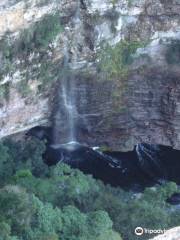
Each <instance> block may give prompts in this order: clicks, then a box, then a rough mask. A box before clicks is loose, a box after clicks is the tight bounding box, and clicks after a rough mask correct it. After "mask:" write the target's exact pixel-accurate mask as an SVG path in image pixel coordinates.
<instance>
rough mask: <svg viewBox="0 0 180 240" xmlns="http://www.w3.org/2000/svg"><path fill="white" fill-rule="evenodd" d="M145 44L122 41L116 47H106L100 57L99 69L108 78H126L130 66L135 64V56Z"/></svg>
mask: <svg viewBox="0 0 180 240" xmlns="http://www.w3.org/2000/svg"><path fill="white" fill-rule="evenodd" d="M143 46H144V44H143V43H142V42H139V41H131V42H128V41H125V40H122V41H121V42H119V43H118V44H116V45H115V46H113V47H112V46H110V45H106V46H105V47H103V48H102V50H101V53H100V55H99V67H100V70H101V71H102V72H104V73H105V74H106V76H107V78H109V79H112V78H116V79H118V78H125V77H127V75H128V72H129V66H130V64H132V63H133V54H135V52H136V50H137V49H138V48H140V47H143Z"/></svg>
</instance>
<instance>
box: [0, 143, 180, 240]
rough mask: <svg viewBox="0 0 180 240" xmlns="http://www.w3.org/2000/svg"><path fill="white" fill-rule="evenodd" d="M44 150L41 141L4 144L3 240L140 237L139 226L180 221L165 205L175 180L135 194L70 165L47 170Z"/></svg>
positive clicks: (0, 160) (0, 211)
mask: <svg viewBox="0 0 180 240" xmlns="http://www.w3.org/2000/svg"><path fill="white" fill-rule="evenodd" d="M44 149H45V148H44V144H43V143H42V142H40V141H37V140H36V141H35V142H34V141H32V140H28V141H27V142H25V143H24V144H23V143H13V142H9V141H6V142H5V143H1V144H0V156H1V158H0V165H1V166H0V169H1V176H3V178H1V188H0V237H2V238H3V237H4V238H3V239H5V240H12V239H14V240H15V239H23V240H34V239H40V240H47V239H48V240H49V239H51V240H60V239H61V240H84V239H86V240H120V239H121V238H120V235H119V234H118V233H117V232H119V233H121V234H122V236H123V239H124V240H126V239H128V240H136V239H137V240H138V239H139V238H138V237H136V236H135V234H134V229H135V228H136V227H137V226H142V227H146V228H151V229H158V228H163V229H164V228H169V227H173V226H177V225H179V224H180V214H178V212H176V211H172V207H170V206H169V205H168V204H167V203H166V198H167V197H169V196H170V195H171V194H172V193H173V192H176V191H177V186H176V184H174V183H169V184H166V185H164V186H158V187H156V188H152V189H151V188H150V189H147V190H146V191H145V192H144V193H142V194H141V195H140V196H139V197H136V196H135V195H134V194H132V193H131V192H125V191H123V190H122V189H120V188H113V187H110V186H108V185H107V186H105V185H104V184H103V183H102V182H101V181H97V180H95V179H93V178H92V177H91V176H86V175H84V174H83V173H82V172H80V171H79V170H75V169H74V170H73V169H71V168H70V167H69V166H67V165H65V164H58V165H57V166H53V167H50V168H48V167H47V166H46V165H44V163H43V160H42V153H43V152H44ZM2 173H3V174H2ZM109 216H110V218H111V219H110V218H109ZM113 229H114V230H115V231H116V232H115V231H114V230H113ZM15 236H16V238H15ZM148 238H149V236H148V235H144V236H142V239H148Z"/></svg>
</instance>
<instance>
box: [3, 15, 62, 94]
mask: <svg viewBox="0 0 180 240" xmlns="http://www.w3.org/2000/svg"><path fill="white" fill-rule="evenodd" d="M62 30H63V28H62V25H61V22H60V15H59V13H55V14H51V15H45V16H44V17H43V18H42V19H41V20H40V21H39V22H36V23H34V24H33V25H32V26H31V27H30V28H28V29H24V30H22V32H21V33H20V35H19V37H18V38H17V39H15V40H14V39H11V38H10V35H9V33H7V34H6V36H5V37H4V38H3V39H1V40H0V58H1V65H2V67H1V69H0V78H3V77H4V76H5V75H7V74H9V75H11V74H12V73H13V72H14V68H15V64H16V62H15V61H16V59H17V58H18V59H19V60H20V65H19V66H18V67H19V68H21V69H22V70H23V71H24V70H25V72H26V73H25V76H24V78H23V81H21V83H20V84H17V88H18V89H19V92H20V93H21V94H22V96H23V97H25V96H27V95H28V94H29V93H30V92H31V91H30V89H29V86H28V80H29V79H30V77H32V75H33V74H34V69H31V67H32V64H33V63H35V62H37V65H38V64H39V62H40V63H41V67H40V69H39V68H38V67H36V69H35V70H36V76H34V78H35V79H39V81H42V85H46V84H47V85H48V86H49V83H52V81H51V79H53V78H55V77H54V75H53V76H52V74H51V73H52V72H53V71H54V68H55V67H54V68H53V67H52V65H53V64H52V61H51V57H50V56H49V55H48V52H49V51H52V46H51V44H52V43H53V41H54V40H55V38H56V37H57V35H58V34H59V33H60V32H61V31H62ZM32 52H34V53H38V55H37V56H36V59H33V60H32V59H29V55H30V54H31V53H32ZM32 61H33V62H32ZM55 66H56V64H55ZM34 68H35V67H34ZM1 95H2V94H1Z"/></svg>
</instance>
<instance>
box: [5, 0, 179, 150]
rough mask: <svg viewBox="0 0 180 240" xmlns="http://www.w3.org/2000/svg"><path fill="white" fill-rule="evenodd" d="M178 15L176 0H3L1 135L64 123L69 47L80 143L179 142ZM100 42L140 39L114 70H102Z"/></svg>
mask: <svg viewBox="0 0 180 240" xmlns="http://www.w3.org/2000/svg"><path fill="white" fill-rule="evenodd" d="M179 13H180V3H179V1H178V0H171V1H170V0H168V1H165V0H163V1H162V0H159V1H157V0H156V1H154V0H141V1H136V0H131V1H130V0H115V1H112V0H106V1H103V3H102V1H100V0H82V1H80V2H79V1H77V0H71V1H70V0H69V1H68V0H61V1H60V0H59V1H57V0H56V1H55V0H54V1H48V0H34V1H27V0H26V1H25V0H24V1H17V0H14V1H9V0H4V1H1V3H0V38H1V40H0V64H1V70H0V79H1V80H0V102H1V106H0V126H1V128H0V137H4V136H8V135H11V134H14V133H17V132H21V131H24V130H27V129H30V128H31V127H33V126H37V125H52V124H53V125H54V126H56V125H57V121H58V129H59V128H61V129H63V128H65V127H66V126H65V125H66V124H65V123H64V118H63V116H62V115H61V114H57V112H59V108H60V107H61V102H60V98H59V95H61V93H60V90H59V89H62V88H61V85H62V78H63V77H62V76H64V74H65V73H64V70H63V69H64V64H65V63H64V62H65V57H67V55H68V61H67V65H68V68H69V69H71V75H72V76H73V81H74V82H75V85H74V89H75V90H74V91H75V93H74V94H75V96H76V110H77V111H76V114H75V115H76V129H77V138H78V140H79V141H80V142H86V143H88V144H90V145H96V144H97V145H100V146H104V147H111V148H113V149H119V150H120V149H121V150H129V149H132V148H133V146H134V145H135V144H136V143H139V142H150V143H158V144H165V145H171V146H174V147H175V148H178V149H180V122H179V117H180V84H179V81H180V69H179V63H180V14H179ZM49 29H51V31H49ZM50 32H51V33H50ZM49 33H50V34H49ZM106 43H108V44H109V45H110V46H111V47H109V49H110V50H109V51H113V46H114V47H116V46H117V53H118V51H119V48H122V44H121V43H124V44H126V43H128V49H132V45H133V44H134V43H138V44H136V45H137V46H136V49H134V50H133V52H132V54H131V58H132V59H131V61H130V63H129V64H128V68H127V64H126V65H125V66H123V65H122V66H119V68H117V69H118V70H119V69H120V70H121V71H119V73H118V74H116V75H113V74H112V76H110V75H109V74H107V72H104V69H103V68H102V69H101V68H99V62H100V58H101V57H100V56H101V53H102V50H101V49H104V50H103V51H104V52H103V56H104V59H106V58H107V54H106V51H107V48H106V47H104V48H102V46H105V45H106ZM100 46H101V47H100ZM118 46H119V47H118ZM126 47H127V45H126ZM120 52H121V51H120ZM117 55H118V54H117ZM113 56H114V55H113V54H112V58H113ZM111 61H112V59H111V60H109V61H107V62H110V63H111ZM113 63H114V62H113ZM105 67H106V64H105ZM123 67H124V68H123ZM105 69H106V70H107V69H109V66H108V68H105ZM110 69H111V68H110ZM124 73H126V74H124ZM57 96H58V97H57ZM60 112H61V111H60ZM62 112H63V111H62ZM58 129H57V128H56V129H55V131H57V130H58ZM57 132H58V131H57ZM59 133H60V134H61V135H60V136H61V141H62V142H63V134H62V131H61V130H59Z"/></svg>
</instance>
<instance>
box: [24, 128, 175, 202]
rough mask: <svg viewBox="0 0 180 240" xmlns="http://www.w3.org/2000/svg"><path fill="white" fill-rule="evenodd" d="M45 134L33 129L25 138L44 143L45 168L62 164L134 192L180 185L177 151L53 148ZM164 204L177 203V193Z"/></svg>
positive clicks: (157, 147) (141, 147)
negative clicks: (152, 187) (44, 141)
mask: <svg viewBox="0 0 180 240" xmlns="http://www.w3.org/2000/svg"><path fill="white" fill-rule="evenodd" d="M49 133H50V129H49V128H42V127H36V128H33V129H31V130H30V131H29V132H28V133H27V136H32V135H33V136H35V137H37V138H39V139H41V140H43V139H46V140H47V148H46V152H45V154H44V160H45V162H46V163H47V164H48V165H54V164H57V163H58V162H63V163H66V164H68V165H70V166H71V167H72V168H77V169H79V170H81V171H82V172H83V173H85V174H91V175H93V177H94V178H96V179H100V180H102V181H103V182H104V183H105V184H110V185H112V186H115V187H117V186H120V187H122V188H123V189H125V190H131V191H134V192H141V191H143V190H144V189H145V188H146V187H151V186H154V185H156V184H162V183H164V182H165V181H174V182H176V183H177V184H178V185H180V175H179V172H180V165H179V159H180V151H179V150H174V149H173V148H172V147H168V146H162V145H150V144H146V143H140V144H138V145H136V146H135V147H134V150H133V151H129V152H120V151H103V152H102V151H100V149H98V148H96V147H95V148H90V147H88V146H86V145H83V144H80V143H77V142H69V143H66V144H57V145H53V144H51V138H50V137H49V136H50V135H49ZM168 201H169V202H170V203H172V204H179V203H180V194H178V193H177V194H174V195H173V196H172V197H171V198H170V199H168Z"/></svg>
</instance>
